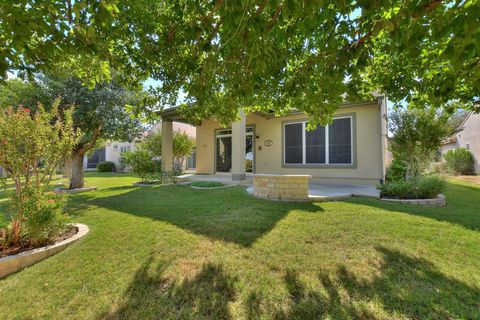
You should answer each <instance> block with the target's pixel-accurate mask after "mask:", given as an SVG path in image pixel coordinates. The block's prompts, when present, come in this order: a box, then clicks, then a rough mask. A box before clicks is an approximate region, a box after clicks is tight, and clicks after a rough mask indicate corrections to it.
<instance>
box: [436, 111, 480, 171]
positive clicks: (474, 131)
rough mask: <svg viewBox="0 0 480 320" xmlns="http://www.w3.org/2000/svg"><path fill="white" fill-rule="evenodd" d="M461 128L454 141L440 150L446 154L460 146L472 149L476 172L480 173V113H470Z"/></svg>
mask: <svg viewBox="0 0 480 320" xmlns="http://www.w3.org/2000/svg"><path fill="white" fill-rule="evenodd" d="M459 129H460V132H458V133H457V134H456V135H455V139H454V141H453V142H452V143H449V144H444V145H443V146H442V148H441V150H440V151H441V153H442V154H445V153H446V152H447V151H448V150H451V149H455V148H459V147H461V148H466V149H468V150H470V152H471V153H472V154H473V157H474V160H475V172H476V173H477V174H480V114H476V113H473V112H472V113H470V114H469V115H468V116H467V118H466V119H465V121H464V122H463V123H462V124H461V126H460V128H459Z"/></svg>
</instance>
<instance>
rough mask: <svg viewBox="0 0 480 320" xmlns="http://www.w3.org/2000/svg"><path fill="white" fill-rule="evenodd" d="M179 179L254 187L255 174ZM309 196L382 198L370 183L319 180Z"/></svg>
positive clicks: (318, 199)
mask: <svg viewBox="0 0 480 320" xmlns="http://www.w3.org/2000/svg"><path fill="white" fill-rule="evenodd" d="M178 180H179V181H181V182H186V183H191V182H195V181H216V182H221V183H223V184H226V185H238V186H243V187H247V190H251V188H253V174H248V173H247V174H246V175H245V179H244V180H240V181H236V180H232V176H231V175H229V174H185V175H183V176H180V177H179V179H178ZM308 197H309V199H310V200H311V201H316V202H321V201H336V200H345V199H348V198H351V197H369V198H375V199H379V198H380V192H379V191H378V190H377V189H376V188H375V186H373V185H368V184H326V183H318V182H317V181H314V182H312V181H311V182H310V183H309V185H308Z"/></svg>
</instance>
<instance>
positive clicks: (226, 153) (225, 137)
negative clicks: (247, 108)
mask: <svg viewBox="0 0 480 320" xmlns="http://www.w3.org/2000/svg"><path fill="white" fill-rule="evenodd" d="M246 131H247V132H246V137H245V172H253V168H254V167H255V163H254V160H255V157H254V152H255V139H254V133H253V127H247V130H246ZM215 140H216V141H215V142H216V143H215V160H216V166H215V170H216V172H231V171H232V130H231V129H225V130H219V131H217V132H216V138H215Z"/></svg>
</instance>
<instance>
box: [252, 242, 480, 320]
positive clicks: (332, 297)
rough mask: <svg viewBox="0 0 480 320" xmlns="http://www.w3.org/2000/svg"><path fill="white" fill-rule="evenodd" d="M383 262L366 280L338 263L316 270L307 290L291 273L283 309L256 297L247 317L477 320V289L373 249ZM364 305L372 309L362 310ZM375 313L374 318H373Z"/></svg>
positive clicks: (420, 262) (427, 266) (395, 253)
mask: <svg viewBox="0 0 480 320" xmlns="http://www.w3.org/2000/svg"><path fill="white" fill-rule="evenodd" d="M377 250H378V251H379V253H380V254H381V255H382V262H381V264H380V266H379V268H378V270H377V272H376V273H375V274H374V275H373V276H371V277H363V276H362V277H360V276H358V275H356V274H354V273H353V272H350V271H348V270H347V268H346V267H345V266H343V265H340V266H338V268H337V270H336V272H334V273H333V274H328V273H326V272H321V273H320V274H319V276H318V279H319V283H320V284H321V286H320V287H313V289H312V287H311V286H310V288H307V286H306V285H305V284H304V283H302V281H301V280H300V279H299V274H298V273H297V272H296V271H294V270H287V271H286V273H285V276H284V283H285V286H286V288H287V291H288V293H289V298H288V303H287V306H283V307H278V306H276V305H273V304H272V305H268V304H266V302H265V301H264V300H265V299H262V296H261V294H259V293H258V292H253V293H251V294H250V295H249V297H248V298H247V299H246V303H245V309H246V313H247V316H248V319H260V318H262V317H263V316H265V315H266V314H267V315H270V316H271V317H272V318H275V319H320V318H331V319H352V318H353V319H376V318H384V317H385V312H386V313H387V314H389V316H391V317H394V318H396V317H398V318H407V319H477V318H478V316H479V314H480V313H479V310H480V288H478V287H475V286H469V285H467V284H465V283H463V282H461V281H459V280H457V279H454V278H452V277H449V276H446V275H444V274H443V273H441V272H440V271H439V270H438V269H437V268H436V267H435V266H434V265H433V264H432V263H431V262H429V261H427V260H425V259H421V258H416V257H410V256H408V255H406V254H404V253H401V252H400V251H397V250H390V249H387V248H385V247H378V248H377ZM368 303H373V304H375V305H377V307H376V308H380V309H381V310H380V312H378V311H377V312H374V311H375V309H373V310H370V309H368V310H367V305H368ZM377 313H379V315H377Z"/></svg>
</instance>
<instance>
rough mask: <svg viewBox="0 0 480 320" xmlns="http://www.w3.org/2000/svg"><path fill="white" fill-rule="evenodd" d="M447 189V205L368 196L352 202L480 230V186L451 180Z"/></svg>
mask: <svg viewBox="0 0 480 320" xmlns="http://www.w3.org/2000/svg"><path fill="white" fill-rule="evenodd" d="M447 185H448V187H447V189H446V190H445V197H446V199H447V205H446V206H445V207H434V208H430V207H423V206H417V205H408V204H397V203H391V202H386V201H378V200H375V199H367V198H354V199H352V200H351V201H350V202H352V203H361V204H364V205H368V206H371V207H374V208H379V209H383V210H388V211H396V212H403V213H408V214H411V215H417V216H423V217H427V218H431V219H435V220H438V221H444V222H449V223H453V224H457V225H460V226H463V227H465V228H467V229H470V230H474V231H480V206H479V201H478V199H480V186H478V187H476V186H471V185H464V184H460V183H452V182H449V183H448V184H447Z"/></svg>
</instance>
